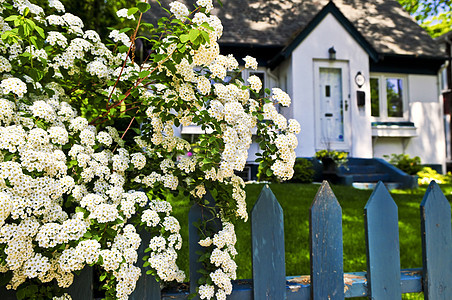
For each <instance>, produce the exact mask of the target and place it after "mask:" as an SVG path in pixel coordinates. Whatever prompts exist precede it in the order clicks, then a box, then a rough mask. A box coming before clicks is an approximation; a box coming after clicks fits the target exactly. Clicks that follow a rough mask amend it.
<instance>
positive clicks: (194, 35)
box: [188, 28, 199, 43]
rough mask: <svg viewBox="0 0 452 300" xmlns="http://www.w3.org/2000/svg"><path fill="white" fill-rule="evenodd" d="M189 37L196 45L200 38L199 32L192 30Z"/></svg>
mask: <svg viewBox="0 0 452 300" xmlns="http://www.w3.org/2000/svg"><path fill="white" fill-rule="evenodd" d="M188 36H189V37H190V41H191V42H192V43H194V42H195V41H196V39H197V38H198V36H199V30H198V29H195V28H192V29H190V32H189V33H188Z"/></svg>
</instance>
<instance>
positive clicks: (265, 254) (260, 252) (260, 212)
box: [251, 185, 286, 300]
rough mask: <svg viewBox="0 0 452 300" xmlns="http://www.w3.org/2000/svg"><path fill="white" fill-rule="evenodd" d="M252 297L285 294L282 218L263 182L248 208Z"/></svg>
mask: <svg viewBox="0 0 452 300" xmlns="http://www.w3.org/2000/svg"><path fill="white" fill-rule="evenodd" d="M251 239H252V254H253V293H254V299H276V300H279V299H285V298H286V267H285V251H284V218H283V211H282V208H281V206H280V205H279V203H278V200H276V197H275V195H274V194H273V192H272V191H271V189H270V188H269V187H268V185H266V186H265V187H264V188H263V189H262V191H261V193H260V195H259V198H258V199H257V201H256V203H255V204H254V207H253V210H252V212H251Z"/></svg>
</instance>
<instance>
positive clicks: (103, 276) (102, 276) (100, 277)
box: [99, 272, 107, 281]
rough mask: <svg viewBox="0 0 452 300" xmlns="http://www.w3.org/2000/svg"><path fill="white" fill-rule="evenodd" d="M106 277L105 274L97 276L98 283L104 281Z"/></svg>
mask: <svg viewBox="0 0 452 300" xmlns="http://www.w3.org/2000/svg"><path fill="white" fill-rule="evenodd" d="M106 277H107V272H105V273H103V274H102V275H100V276H99V280H100V281H104V280H105V278H106Z"/></svg>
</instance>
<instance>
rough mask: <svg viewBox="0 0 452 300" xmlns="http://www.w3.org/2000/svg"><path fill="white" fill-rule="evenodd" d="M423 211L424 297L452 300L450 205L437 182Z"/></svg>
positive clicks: (428, 196) (428, 193) (424, 203)
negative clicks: (451, 299) (451, 298)
mask: <svg viewBox="0 0 452 300" xmlns="http://www.w3.org/2000/svg"><path fill="white" fill-rule="evenodd" d="M420 209H421V236H422V261H423V281H424V282H423V286H424V298H425V299H435V300H436V299H450V297H451V295H452V236H451V234H452V230H451V215H450V204H449V201H447V199H446V197H444V194H443V193H442V192H441V189H440V187H439V186H438V184H436V183H435V182H434V181H432V183H430V185H429V187H428V189H427V192H426V193H425V196H424V199H423V200H422V203H421V205H420Z"/></svg>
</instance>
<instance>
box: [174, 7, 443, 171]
mask: <svg viewBox="0 0 452 300" xmlns="http://www.w3.org/2000/svg"><path fill="white" fill-rule="evenodd" d="M181 2H185V3H186V4H187V5H190V3H191V2H193V1H188V0H187V1H181ZM222 2H223V7H222V8H217V10H216V11H215V12H214V13H215V14H217V15H218V16H219V17H220V19H221V20H222V22H223V26H224V34H223V36H222V38H221V39H220V41H219V42H220V48H221V52H222V53H223V54H228V53H232V54H234V55H235V56H236V57H237V58H240V57H245V55H252V56H254V57H256V58H257V59H258V61H259V63H260V66H261V67H260V69H259V70H257V71H253V72H250V73H254V74H256V73H257V75H258V76H260V77H261V78H262V79H263V82H264V83H265V87H269V88H271V87H274V86H278V87H281V88H282V89H283V90H286V91H287V92H288V93H289V95H290V96H291V98H292V105H291V107H290V108H287V109H286V108H281V111H282V113H283V114H284V115H285V116H286V117H288V118H295V119H297V120H298V121H299V122H300V124H301V126H302V131H301V133H300V134H299V141H300V143H299V146H298V148H297V149H296V153H297V156H299V157H312V156H314V154H315V152H316V151H318V150H320V149H331V150H342V151H346V152H348V153H349V155H350V156H351V157H359V158H372V157H382V156H383V155H385V154H392V153H407V154H409V155H411V156H419V157H421V160H422V162H423V163H425V164H430V165H433V166H435V167H436V168H438V169H440V170H443V171H444V170H445V164H446V145H445V131H444V123H443V105H442V98H441V97H440V87H439V76H438V74H439V72H440V68H441V66H442V65H443V64H444V62H445V59H444V57H443V54H442V53H439V51H438V48H437V46H436V43H435V42H434V41H433V39H431V38H430V36H429V35H428V34H427V33H426V32H425V31H424V30H423V29H422V28H421V27H420V26H418V25H417V24H416V22H415V21H414V20H413V19H412V18H411V17H410V15H409V14H408V13H407V12H406V11H404V10H403V8H402V7H401V6H400V4H399V3H398V2H397V1H396V0H384V1H383V0H371V1H368V0H335V1H328V0H292V1H287V0H272V1H269V0H252V1H243V0H222ZM249 75H250V74H244V76H245V77H247V76H249ZM254 147H255V148H253V149H252V151H251V153H250V157H249V159H250V162H252V161H253V159H254V155H253V154H252V153H254V151H257V150H258V149H257V146H254Z"/></svg>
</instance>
